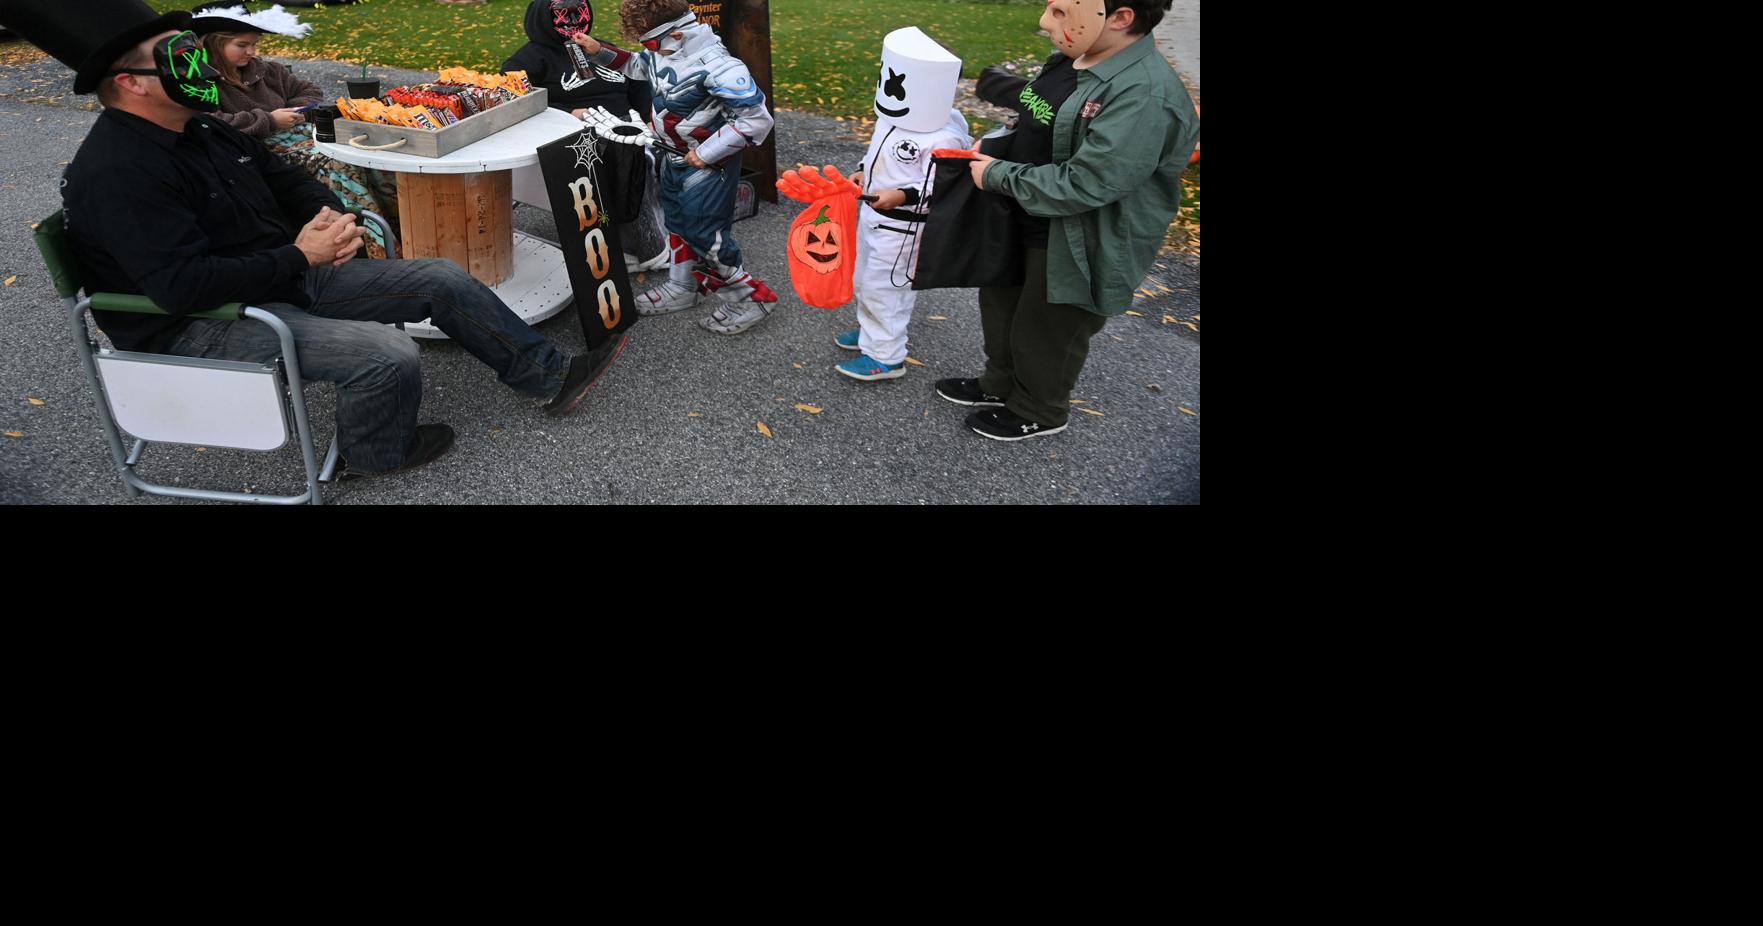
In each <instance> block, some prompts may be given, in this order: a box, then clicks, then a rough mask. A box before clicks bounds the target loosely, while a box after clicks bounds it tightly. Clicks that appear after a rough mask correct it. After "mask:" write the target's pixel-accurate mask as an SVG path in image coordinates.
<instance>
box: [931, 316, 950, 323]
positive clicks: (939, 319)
mask: <svg viewBox="0 0 1763 926" xmlns="http://www.w3.org/2000/svg"><path fill="white" fill-rule="evenodd" d="M930 320H931V321H933V322H946V321H948V320H949V316H947V315H932V316H931V317H930Z"/></svg>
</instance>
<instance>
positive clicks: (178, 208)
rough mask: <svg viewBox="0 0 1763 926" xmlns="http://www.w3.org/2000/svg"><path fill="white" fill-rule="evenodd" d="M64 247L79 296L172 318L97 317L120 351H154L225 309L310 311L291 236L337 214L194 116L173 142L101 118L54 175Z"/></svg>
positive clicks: (316, 186) (250, 146) (305, 182)
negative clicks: (127, 298) (126, 299)
mask: <svg viewBox="0 0 1763 926" xmlns="http://www.w3.org/2000/svg"><path fill="white" fill-rule="evenodd" d="M61 198H62V204H63V208H64V211H65V213H66V217H67V230H68V237H69V240H70V241H71V242H72V243H73V249H74V254H75V256H76V257H78V259H79V261H80V266H81V269H82V270H83V271H84V282H85V286H86V292H87V293H88V294H90V293H94V292H110V293H140V294H143V295H145V296H147V297H148V298H149V299H152V300H153V301H154V303H156V304H157V305H159V306H160V307H161V308H163V309H165V310H166V311H168V312H170V313H172V316H173V317H171V318H166V317H163V316H158V315H136V314H131V313H126V312H96V313H94V316H95V317H96V318H97V320H98V326H99V327H100V328H103V329H104V333H105V334H107V335H109V336H110V339H111V341H113V342H114V343H115V344H116V346H117V347H119V348H121V349H123V350H145V351H161V350H164V349H165V348H166V347H167V346H168V345H170V343H171V342H172V340H173V339H174V338H176V337H177V334H178V332H179V331H181V330H182V329H183V328H184V327H185V326H186V325H188V324H189V320H188V319H185V318H182V317H181V316H183V315H187V314H189V313H191V312H203V311H207V310H208V309H212V308H216V307H218V306H221V305H224V304H226V303H228V302H244V303H246V304H248V305H250V304H257V305H261V304H263V303H266V302H286V303H291V304H293V305H296V306H299V307H301V308H310V307H311V302H310V300H308V299H307V298H306V292H305V290H304V288H303V287H302V285H301V282H302V278H303V277H304V275H305V273H306V268H307V266H308V264H307V261H306V255H305V254H303V253H301V251H300V249H299V248H297V247H295V246H294V244H293V242H294V238H295V236H296V235H298V234H299V231H300V229H301V228H302V227H303V226H304V225H305V224H306V223H307V222H308V221H310V220H311V219H312V217H313V216H315V215H317V214H318V211H319V210H320V209H321V208H323V207H325V206H329V207H331V208H332V209H335V210H341V209H342V208H343V207H342V203H341V202H340V201H339V200H338V199H337V197H336V195H335V194H333V193H332V192H331V191H330V190H328V189H325V187H324V185H323V184H320V183H319V182H318V181H316V180H313V179H312V178H311V177H309V176H307V175H306V173H305V172H304V171H302V170H300V169H299V168H297V167H294V166H292V165H290V164H288V163H286V162H285V161H283V160H282V159H280V158H278V157H276V156H275V155H273V154H271V153H270V151H269V149H267V148H265V147H264V146H263V143H262V142H260V141H258V140H257V139H254V138H250V137H248V136H246V135H244V134H242V133H240V132H238V131H237V130H235V129H233V128H232V127H231V126H228V125H227V124H226V123H224V122H220V121H219V120H216V119H211V118H209V117H207V116H201V115H198V116H196V117H195V118H194V119H191V120H190V122H189V123H188V124H187V125H186V126H185V127H184V131H183V132H181V133H180V132H172V131H169V130H166V129H163V128H160V127H159V126H157V125H155V124H153V123H151V122H148V121H147V120H145V119H142V118H139V117H137V116H133V115H130V114H128V113H125V112H122V111H120V110H115V109H107V110H105V111H104V113H103V115H101V116H100V117H99V118H98V122H97V124H95V125H93V126H92V131H91V132H90V133H88V134H87V135H86V140H85V142H83V143H82V144H81V145H80V150H79V153H78V154H76V155H74V159H73V163H71V164H69V165H68V168H67V170H66V172H65V173H64V174H63V179H62V189H61Z"/></svg>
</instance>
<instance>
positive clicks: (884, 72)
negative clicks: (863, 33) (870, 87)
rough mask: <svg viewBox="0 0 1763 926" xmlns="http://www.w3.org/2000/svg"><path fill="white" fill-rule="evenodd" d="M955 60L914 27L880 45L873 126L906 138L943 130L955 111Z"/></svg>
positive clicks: (895, 33)
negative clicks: (896, 130) (901, 132)
mask: <svg viewBox="0 0 1763 926" xmlns="http://www.w3.org/2000/svg"><path fill="white" fill-rule="evenodd" d="M960 79H961V59H960V58H957V57H955V56H954V55H953V54H950V53H949V50H948V49H946V48H944V47H943V46H941V45H939V44H937V42H936V40H935V39H933V38H931V37H930V36H928V35H925V34H924V30H922V29H920V28H918V27H917V26H907V27H906V28H904V29H895V30H894V31H893V32H890V33H888V34H887V37H886V38H883V39H882V67H881V74H880V76H878V77H877V78H876V81H875V115H876V121H877V122H878V123H883V124H886V125H897V126H899V127H900V128H902V129H905V130H907V131H909V132H934V131H936V130H937V129H938V128H941V127H942V126H943V125H945V124H947V123H948V122H949V121H950V120H949V109H950V108H951V107H953V106H954V105H955V88H956V83H957V82H958V81H959V80H960Z"/></svg>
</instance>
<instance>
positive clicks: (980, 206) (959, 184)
mask: <svg viewBox="0 0 1763 926" xmlns="http://www.w3.org/2000/svg"><path fill="white" fill-rule="evenodd" d="M1009 147H1010V136H1009V135H1008V134H1004V135H995V136H987V137H985V138H983V139H980V143H979V150H980V153H981V154H985V155H990V156H992V157H997V156H999V155H1000V154H1002V153H1004V152H1006V151H1008V149H1009ZM972 164H973V161H972V160H971V159H968V158H933V159H932V164H931V169H932V170H933V171H935V172H936V178H937V182H936V186H935V188H934V189H933V190H932V191H931V197H930V215H929V217H928V218H927V219H926V220H925V223H924V229H923V231H922V232H921V233H920V234H919V236H918V246H919V254H918V264H917V268H916V270H915V272H914V274H913V277H912V288H913V289H947V288H950V287H972V286H1021V285H1022V273H1023V270H1022V248H1021V246H1020V244H1019V242H1018V238H1019V237H1020V235H1019V232H1018V230H1017V226H1016V215H1015V209H1016V204H1015V203H1014V202H1013V201H1012V200H1011V199H1010V197H1008V196H1004V195H1002V194H998V193H988V192H986V191H985V190H982V189H979V188H978V187H976V186H974V185H973V176H972V170H971V168H972Z"/></svg>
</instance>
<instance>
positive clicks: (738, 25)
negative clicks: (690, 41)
mask: <svg viewBox="0 0 1763 926" xmlns="http://www.w3.org/2000/svg"><path fill="white" fill-rule="evenodd" d="M690 5H691V8H692V12H693V13H695V14H697V17H698V21H699V22H701V23H704V24H706V25H708V26H709V27H710V28H711V29H713V30H715V31H716V34H717V35H718V36H720V37H721V38H722V44H724V45H726V46H728V50H729V53H730V54H732V55H734V56H735V57H736V58H739V59H741V61H742V62H743V63H744V64H746V65H747V71H748V73H750V74H752V75H753V82H754V83H756V84H758V85H759V89H760V91H761V92H763V93H764V94H765V108H766V110H768V111H769V112H770V113H771V114H772V115H773V116H774V117H775V116H776V115H777V100H776V99H775V98H774V97H773V96H772V95H771V3H770V0H692V3H691V4H690ZM741 166H742V167H745V168H748V169H750V170H754V171H757V172H758V174H759V177H758V179H757V180H756V181H755V183H754V190H753V192H754V193H756V194H758V196H759V198H760V199H763V200H765V201H766V202H768V203H775V202H777V130H776V129H773V130H772V132H771V134H770V135H768V136H766V139H765V144H763V145H760V146H758V147H757V148H748V149H747V150H746V151H745V152H743V153H742V154H741Z"/></svg>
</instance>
